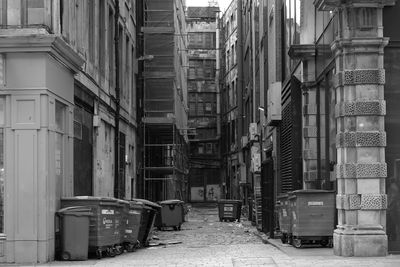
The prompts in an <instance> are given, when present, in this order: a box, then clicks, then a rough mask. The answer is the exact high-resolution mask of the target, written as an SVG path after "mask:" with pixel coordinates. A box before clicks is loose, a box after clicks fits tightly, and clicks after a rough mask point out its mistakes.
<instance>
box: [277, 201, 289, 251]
mask: <svg viewBox="0 0 400 267" xmlns="http://www.w3.org/2000/svg"><path fill="white" fill-rule="evenodd" d="M288 197H289V195H288V194H281V195H279V196H278V197H277V202H276V210H277V211H278V215H279V218H278V219H279V229H280V231H281V233H282V236H281V241H282V243H289V244H291V242H292V225H291V216H290V215H291V211H290V205H289V199H288Z"/></svg>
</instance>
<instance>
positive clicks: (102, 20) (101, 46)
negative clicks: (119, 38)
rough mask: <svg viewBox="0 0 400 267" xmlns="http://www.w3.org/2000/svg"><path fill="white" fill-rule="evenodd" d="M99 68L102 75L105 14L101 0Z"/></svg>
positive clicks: (103, 67)
mask: <svg viewBox="0 0 400 267" xmlns="http://www.w3.org/2000/svg"><path fill="white" fill-rule="evenodd" d="M99 5H100V7H99V21H98V23H99V44H98V45H99V70H100V76H104V74H105V63H104V62H105V57H104V54H105V25H104V17H105V15H106V12H105V5H104V2H103V1H99Z"/></svg>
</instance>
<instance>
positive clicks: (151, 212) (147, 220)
mask: <svg viewBox="0 0 400 267" xmlns="http://www.w3.org/2000/svg"><path fill="white" fill-rule="evenodd" d="M132 200H133V201H137V202H140V203H142V204H143V211H142V219H141V221H140V228H139V236H138V241H139V245H140V246H141V247H146V246H148V244H149V238H150V236H151V233H152V231H153V226H154V222H155V219H156V215H157V213H159V212H160V209H161V206H160V205H158V204H156V203H154V202H151V201H149V200H146V199H140V198H135V199H132Z"/></svg>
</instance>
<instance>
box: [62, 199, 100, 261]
mask: <svg viewBox="0 0 400 267" xmlns="http://www.w3.org/2000/svg"><path fill="white" fill-rule="evenodd" d="M56 215H57V216H59V217H60V229H61V230H60V231H61V251H60V258H61V259H62V260H66V261H67V260H87V259H88V251H89V221H90V216H92V215H93V214H92V212H91V209H90V208H89V207H81V206H77V207H68V208H63V209H61V210H59V211H58V212H57V213H56Z"/></svg>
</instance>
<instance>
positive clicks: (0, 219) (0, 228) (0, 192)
mask: <svg viewBox="0 0 400 267" xmlns="http://www.w3.org/2000/svg"><path fill="white" fill-rule="evenodd" d="M4 111H5V101H4V98H0V233H4V182H5V181H4V179H5V175H4V128H3V127H4Z"/></svg>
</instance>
